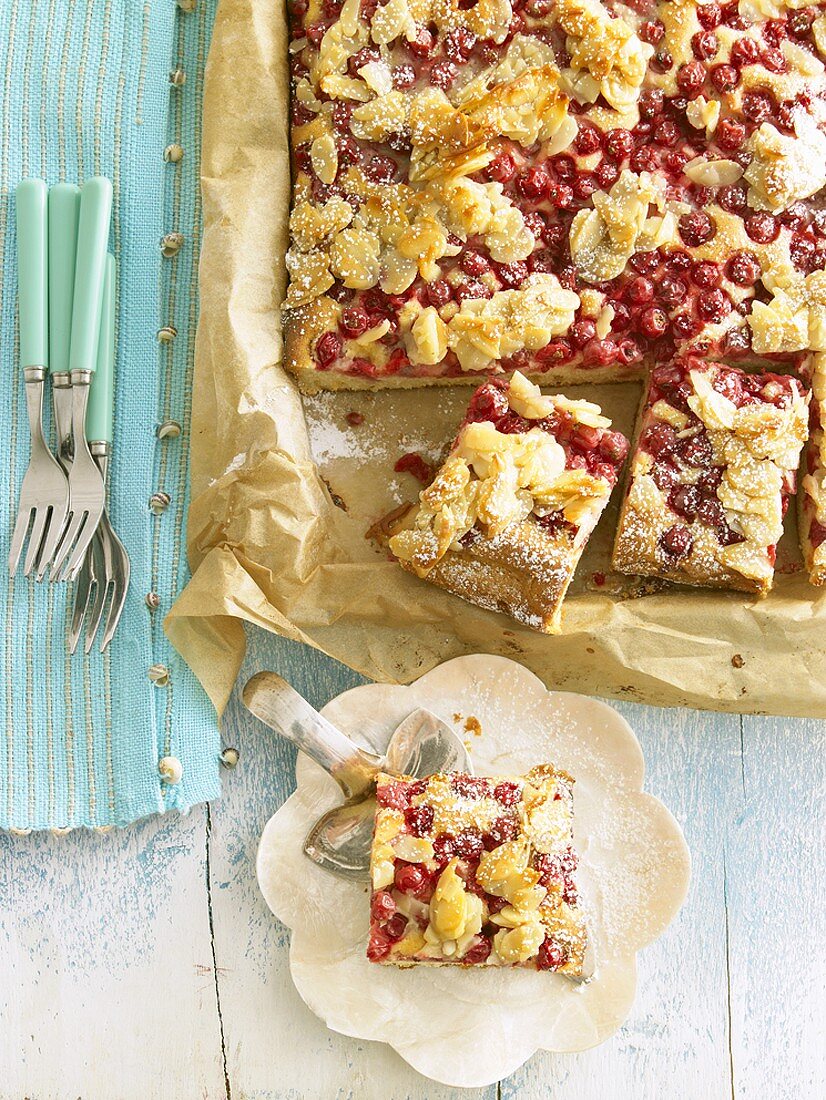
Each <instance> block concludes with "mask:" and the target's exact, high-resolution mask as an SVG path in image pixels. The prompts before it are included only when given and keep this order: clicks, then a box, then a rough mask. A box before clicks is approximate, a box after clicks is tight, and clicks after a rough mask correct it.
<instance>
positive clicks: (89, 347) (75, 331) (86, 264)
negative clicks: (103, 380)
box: [69, 176, 112, 371]
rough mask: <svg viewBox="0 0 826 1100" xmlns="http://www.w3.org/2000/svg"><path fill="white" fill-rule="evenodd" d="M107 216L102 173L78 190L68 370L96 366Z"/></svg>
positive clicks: (107, 186) (108, 198)
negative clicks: (75, 258)
mask: <svg viewBox="0 0 826 1100" xmlns="http://www.w3.org/2000/svg"><path fill="white" fill-rule="evenodd" d="M111 218H112V184H111V183H110V181H109V180H107V179H104V178H103V176H93V177H92V178H91V179H88V180H86V182H85V183H84V184H83V187H82V188H81V191H80V219H79V223H78V231H77V260H76V262H75V288H74V302H73V305H72V333H71V343H70V348H69V370H70V371H94V369H95V367H96V366H97V349H98V336H99V334H100V316H101V307H102V303H103V278H104V270H105V268H106V248H107V245H108V243H109V223H110V221H111Z"/></svg>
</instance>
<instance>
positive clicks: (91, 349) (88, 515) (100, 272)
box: [51, 176, 112, 581]
mask: <svg viewBox="0 0 826 1100" xmlns="http://www.w3.org/2000/svg"><path fill="white" fill-rule="evenodd" d="M111 215H112V184H111V183H110V181H109V180H107V179H104V178H103V177H102V176H94V177H92V179H89V180H87V181H86V182H85V183H84V184H83V187H82V188H81V192H80V220H79V224H78V235H77V260H76V263H75V286H74V299H73V302H72V331H71V343H70V348H69V372H70V379H71V383H72V442H73V450H74V453H73V457H72V465H71V468H70V470H69V516H68V519H67V524H66V527H65V529H64V531H63V535H62V537H61V540H60V543H59V545H58V547H57V550H56V552H55V555H54V559H53V560H52V563H51V579H52V581H55V580H67V579H69V580H74V578H75V577H76V575H77V573H78V571H79V570H80V567H81V565H82V564H83V557H84V555H85V553H86V550H87V549H88V547H89V544H90V543H91V541H92V537H93V535H94V533H95V531H96V530H97V527H98V524H99V523H100V517H101V515H102V514H103V504H104V498H105V493H106V489H105V486H104V482H103V475H102V474H101V471H100V467H99V466H98V464H97V462H96V461H95V459H94V457H93V456H92V453H91V451H90V450H89V444H88V442H87V437H86V406H87V404H88V400H89V385H90V383H91V381H92V375H93V374H94V371H95V366H96V358H97V344H98V336H99V333H100V318H101V311H102V303H103V281H104V269H105V266H106V245H107V241H108V237H109V222H110V219H111Z"/></svg>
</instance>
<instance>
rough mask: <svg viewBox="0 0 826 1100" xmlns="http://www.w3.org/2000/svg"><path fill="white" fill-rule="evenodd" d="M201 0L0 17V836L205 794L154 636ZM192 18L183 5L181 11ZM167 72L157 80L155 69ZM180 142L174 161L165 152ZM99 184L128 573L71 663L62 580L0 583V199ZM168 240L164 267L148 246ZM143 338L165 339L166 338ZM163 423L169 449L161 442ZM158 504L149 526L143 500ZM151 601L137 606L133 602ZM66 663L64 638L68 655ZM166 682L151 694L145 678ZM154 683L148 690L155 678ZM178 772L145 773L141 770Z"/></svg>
mask: <svg viewBox="0 0 826 1100" xmlns="http://www.w3.org/2000/svg"><path fill="white" fill-rule="evenodd" d="M215 4H216V0H197V3H196V4H194V5H193V4H192V3H191V2H189V3H187V2H186V0H183V2H182V3H180V4H177V3H176V2H175V0H146V2H143V3H138V2H136V0H85V2H84V3H78V2H77V0H16V2H15V3H5V4H0V42H2V43H3V46H4V48H3V51H2V53H1V54H0V57H2V61H0V68H2V70H3V71H2V74H0V182H1V183H2V189H1V190H0V258H1V261H2V282H1V284H0V294H2V297H1V298H0V349H1V351H2V371H0V379H2V381H1V382H0V384H1V385H2V395H0V669H2V679H1V680H0V714H2V726H1V727H0V827H3V828H13V829H44V828H63V827H71V826H78V825H87V826H107V825H124V824H126V823H128V822H130V821H133V820H135V819H136V818H139V817H142V816H144V815H146V814H150V813H155V812H162V811H165V810H172V809H175V810H186V809H188V808H189V807H190V806H191V805H192V804H193V803H196V802H200V801H202V800H205V799H210V798H213V797H215V796H217V795H218V793H219V764H220V757H219V753H220V741H219V735H218V729H217V724H216V721H215V715H214V712H213V711H212V709H211V707H210V704H209V702H208V700H207V698H206V696H205V694H204V693H203V691H202V690H201V688H200V686H199V685H198V683H197V681H196V680H195V678H194V676H193V675H192V674H191V672H190V671H189V669H188V668H187V667H186V665H185V664H184V663H183V661H182V660H181V659H180V658H179V657H178V656H177V655H176V654H175V652H174V651H173V650H172V649H171V647H170V645H169V643H168V642H167V640H166V639H165V637H164V633H163V626H162V620H163V616H164V615H165V613H166V611H167V610H168V609H169V607H170V606H171V604H172V602H173V600H174V599H175V597H176V595H177V593H178V592H179V591H180V589H181V588H182V587H183V585H184V584H185V583H186V580H187V579H188V570H187V563H186V550H185V537H184V536H185V520H186V512H187V507H188V477H187V455H188V450H189V417H190V395H191V388H192V369H193V345H194V338H195V321H196V317H197V311H198V297H197V284H196V277H197V253H198V244H199V238H200V228H201V206H200V198H199V192H198V162H199V152H200V105H201V97H202V85H203V71H204V65H205V61H206V55H207V48H208V45H209V37H210V31H211V27H212V19H213V16H214V9H215ZM189 9H194V10H189ZM175 70H179V71H180V72H181V73H183V74H185V82H184V83H180V78H178V82H177V83H174V82H172V81H171V80H170V72H172V71H175ZM170 146H173V147H174V146H180V147H181V149H182V150H183V157H182V159H176V157H177V154H178V150H176V149H174V148H173V149H172V150H170V151H168V152H167V153H166V158H165V150H168V147H170ZM97 174H100V175H105V176H108V177H109V178H110V179H111V180H112V182H113V184H114V189H115V210H114V214H113V227H112V240H111V244H112V247H113V249H114V252H115V255H116V257H117V262H118V273H119V301H118V312H117V349H118V353H117V363H116V399H115V439H114V459H113V463H112V471H111V481H110V501H111V514H112V519H113V523H114V526H115V529H116V530H117V531H118V532H119V534H120V536H121V538H122V539H123V541H124V543H125V544H126V547H127V549H128V551H129V555H130V558H131V561H132V583H131V587H130V590H129V597H128V599H127V602H126V607H125V610H124V613H123V618H122V620H121V624H120V627H119V629H118V632H117V634H116V635H115V638H114V641H113V642H112V644H111V646H110V647H109V649H108V650H107V652H106V653H105V654H103V655H101V654H100V653H98V652H97V650H93V652H92V654H91V655H90V656H88V657H86V656H84V655H83V653H82V652H78V653H77V654H76V655H75V656H74V657H70V656H69V651H68V644H67V638H68V633H67V620H68V612H69V610H70V602H71V596H72V591H71V587H70V586H67V585H65V584H63V585H57V584H55V585H49V584H47V583H44V584H41V585H37V584H35V583H34V582H33V581H30V580H28V579H26V578H24V577H23V576H22V573H20V574H18V576H16V577H15V578H13V579H11V580H8V579H5V576H4V574H5V572H6V570H5V562H6V559H7V556H8V543H9V536H10V532H11V529H12V525H13V522H14V517H15V515H16V510H17V499H18V493H19V488H20V483H21V481H22V478H23V472H24V469H25V466H26V464H27V461H28V425H27V420H26V411H25V403H24V388H23V380H22V377H21V375H20V372H19V370H18V363H17V342H18V334H17V304H16V285H17V265H16V257H15V223H14V188H15V186H16V185H17V183H18V182H19V180H20V179H22V178H23V177H25V176H39V177H43V178H45V179H46V180H48V182H49V183H55V182H57V181H58V180H67V181H71V182H82V180H83V179H84V178H86V177H88V176H91V175H97ZM168 233H181V234H182V235H183V243H182V245H181V248H180V251H179V252H178V254H177V256H175V257H174V258H165V257H164V256H163V255H162V253H161V248H160V240H161V238H162V237H163V236H164V235H165V234H168ZM161 329H171V330H176V331H177V335H173V332H167V333H166V334H165V335H166V336H167V337H168V338H169V342H166V343H164V342H161V341H159V339H158V335H157V334H158V332H159V330H161ZM166 420H174V421H177V422H178V423H180V425H181V427H182V431H181V434H180V435H179V436H178V437H177V438H166V439H163V440H161V439H159V438H158V437H157V435H156V428H157V426H158V425H159V424H160V423H161V422H163V421H166ZM158 491H163V492H165V493H167V494H168V495H169V496H170V498H171V502H170V504H169V506H168V508H167V509H166V510H165V511H164V512H162V513H161V514H160V515H157V516H156V515H154V514H153V512H152V511H150V508H149V498H150V497H151V496H152V494H153V493H156V492H158ZM151 592H154V593H157V595H158V597H159V600H160V603H159V607H158V608H157V610H155V611H150V610H149V608H148V607H147V603H146V596H147V594H148V593H151ZM79 649H81V650H82V645H81V647H79ZM157 665H162V666H165V668H166V669H168V672H169V677H168V682H166V684H165V685H163V686H161V685H156V684H155V683H153V682H152V681H151V680H150V677H149V670H150V668H152V667H153V666H157ZM163 679H164V678H163V676H161V680H163ZM164 757H174V758H176V760H177V761H179V762H180V764H181V765H182V776H181V779H180V781H179V782H177V783H170V782H167V781H165V780H164V779H162V777H161V774H160V772H159V767H158V764H159V760H160V759H161V758H164Z"/></svg>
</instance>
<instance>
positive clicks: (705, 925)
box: [0, 633, 826, 1100]
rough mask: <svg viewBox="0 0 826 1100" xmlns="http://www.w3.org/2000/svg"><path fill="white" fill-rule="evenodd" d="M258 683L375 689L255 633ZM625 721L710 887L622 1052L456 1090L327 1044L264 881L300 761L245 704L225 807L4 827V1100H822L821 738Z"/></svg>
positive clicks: (656, 948) (787, 728)
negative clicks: (272, 835)
mask: <svg viewBox="0 0 826 1100" xmlns="http://www.w3.org/2000/svg"><path fill="white" fill-rule="evenodd" d="M261 668H275V669H277V670H278V671H279V672H281V673H282V674H283V675H285V676H286V677H287V678H288V679H290V680H291V681H292V683H293V684H295V686H296V687H297V688H298V689H299V691H302V692H303V693H304V694H305V695H306V696H307V697H308V698H309V699H310V701H311V702H312V703H313V704H315V705H316V706H321V705H322V704H323V703H325V702H326V701H327V700H328V699H329V698H331V697H332V696H333V695H336V694H337V693H338V692H340V691H342V690H343V689H345V688H348V687H352V686H353V685H355V684H357V683H360V682H361V680H360V677H358V676H357V675H356V674H355V673H353V672H351V671H350V670H349V669H346V668H344V667H343V666H341V665H338V664H336V663H335V662H333V661H331V660H329V659H327V658H325V657H323V656H322V655H320V654H318V653H316V652H315V651H313V650H310V649H307V648H304V647H300V646H298V645H295V644H293V643H289V642H286V641H283V640H281V639H276V638H272V637H270V636H267V635H264V634H263V633H255V634H251V635H250V651H249V654H248V658H247V662H246V665H245V668H244V672H243V674H242V677H241V682H242V683H243V682H244V680H245V679H246V677H247V676H248V675H251V674H252V673H253V672H255V671H257V670H258V669H261ZM618 709H619V710H620V711H621V712H622V713H623V715H624V716H625V717H626V718H627V719H628V720H629V722H630V723H631V725H632V726H633V727H634V729H635V730H636V732H637V735H638V737H639V739H640V741H641V743H642V746H643V750H644V752H645V757H646V764H647V779H646V788H647V789H648V790H650V791H651V792H652V793H654V794H656V795H658V796H659V797H660V798H662V799H663V801H664V802H665V803H666V804H667V805H668V806H669V808H670V809H671V810H672V811H673V812H674V814H675V815H676V817H677V818H678V820H679V821H680V823H681V824H682V826H683V828H684V830H685V833H686V838H687V840H688V843H689V846H690V848H691V852H692V857H693V862H694V876H693V882H692V887H691V892H690V895H689V898H688V901H687V903H686V906H685V908H684V909H683V911H682V913H681V915H680V917H679V918H678V920H677V921H676V922H675V924H674V925H673V926H672V927H671V928H670V929H669V930H668V932H667V933H666V935H665V936H664V937H663V938H662V939H661V940H660V941H659V942H658V943H656V944H654V945H653V946H652V947H650V948H648V949H647V950H646V951H644V952H643V953H642V954H641V955H640V957H639V990H638V995H637V999H636V1003H635V1005H634V1009H633V1011H632V1013H631V1016H630V1017H629V1019H628V1021H627V1023H626V1024H625V1025H624V1027H623V1028H622V1029H621V1030H620V1031H619V1033H618V1034H617V1035H616V1036H615V1037H614V1038H613V1039H612V1040H610V1041H609V1042H607V1043H605V1044H604V1045H603V1046H601V1047H599V1048H597V1049H595V1050H592V1051H588V1052H586V1053H584V1054H580V1055H567V1056H561V1055H550V1054H541V1055H536V1056H535V1057H534V1058H533V1059H531V1061H530V1062H528V1063H527V1064H526V1065H525V1066H524V1067H523V1068H522V1069H521V1070H519V1071H518V1072H517V1073H514V1074H513V1075H512V1076H511V1077H509V1078H507V1079H506V1080H504V1081H502V1082H500V1083H499V1085H498V1086H492V1087H491V1088H489V1089H485V1090H468V1091H466V1092H457V1090H451V1089H448V1088H442V1087H440V1086H437V1085H434V1084H433V1083H432V1082H429V1081H426V1080H424V1079H423V1078H421V1077H420V1076H419V1075H418V1074H416V1073H415V1072H414V1071H413V1070H411V1069H410V1068H409V1067H408V1066H407V1065H406V1064H405V1063H404V1062H403V1061H402V1060H401V1059H400V1058H399V1057H397V1055H396V1054H395V1053H394V1052H393V1051H391V1050H389V1049H388V1048H386V1047H384V1046H382V1045H380V1044H366V1043H362V1042H356V1041H353V1040H351V1039H347V1038H344V1037H343V1036H339V1035H335V1034H333V1033H331V1032H329V1031H327V1029H326V1028H325V1027H324V1025H323V1024H321V1023H320V1021H318V1020H317V1019H316V1018H315V1017H314V1016H313V1015H312V1014H311V1013H310V1012H309V1010H308V1009H307V1008H305V1006H304V1005H303V1003H302V1002H301V1000H300V999H299V997H298V995H297V994H296V992H295V990H294V988H293V986H292V983H291V981H290V977H289V967H288V957H287V956H288V940H287V935H286V932H285V930H284V928H283V927H282V926H281V925H280V924H279V923H278V922H277V921H276V920H275V919H274V918H273V917H272V915H271V914H270V913H269V911H268V910H267V908H266V906H265V905H264V902H263V900H262V898H261V896H260V895H259V893H258V888H257V885H256V882H255V867H254V860H255V851H256V847H257V843H258V838H259V836H260V833H261V830H262V828H263V826H264V824H265V822H266V821H267V819H268V818H269V817H270V815H271V814H272V813H273V812H274V811H275V810H276V809H277V808H278V806H280V805H281V803H282V802H283V801H284V799H285V798H286V797H287V795H288V794H289V792H290V790H291V789H292V782H293V780H292V776H293V753H292V750H291V749H290V748H289V747H288V746H286V745H285V744H283V743H281V742H279V741H278V739H277V738H276V737H275V735H273V734H270V733H269V732H268V731H267V730H265V729H264V728H263V727H261V726H260V725H259V724H258V723H256V722H254V721H253V720H251V719H249V718H248V716H247V715H246V712H244V710H243V708H242V707H241V706H240V704H239V701H238V698H237V693H236V697H234V698H233V701H232V703H231V706H230V709H229V712H228V714H227V717H226V721H225V729H224V741H225V744H227V745H234V746H236V747H237V748H238V749H239V751H240V753H241V760H240V763H239V765H238V767H237V768H236V769H235V770H234V771H232V772H226V774H225V776H224V797H223V799H222V801H221V802H220V803H217V804H214V805H212V806H209V807H201V808H199V809H197V810H195V811H193V812H192V813H191V814H190V815H189V816H188V817H185V818H177V817H170V818H169V819H166V820H163V819H155V818H153V819H149V820H147V821H144V822H141V823H139V824H138V825H137V826H135V827H133V828H131V829H128V830H126V831H123V832H110V833H106V834H90V833H85V832H79V833H76V834H71V835H69V836H64V837H55V836H51V835H38V836H34V835H33V836H28V837H19V836H11V835H8V834H2V833H0V945H2V947H0V1100H23V1098H24V1097H26V1098H31V1100H76V1098H82V1100H190V1098H191V1100H294V1098H307V1100H339V1098H340V1100H344V1098H353V1100H447V1097H449V1096H457V1095H459V1096H463V1097H464V1096H467V1097H469V1098H472V1100H493V1098H495V1097H502V1098H503V1100H504V1098H507V1100H516V1098H518V1100H539V1098H540V1097H542V1098H546V1097H547V1098H556V1097H561V1098H570V1100H606V1098H607V1100H717V1098H720V1100H727V1098H731V1097H734V1098H736V1100H764V1098H767V1097H772V1100H784V1098H786V1097H789V1098H790V1100H791V1098H792V1097H794V1098H795V1100H815V1098H818V1100H819V1098H821V1097H822V1096H823V1095H825V1094H826V1054H825V1053H824V1041H823V1038H824V1028H823V1020H824V999H823V996H824V995H823V990H824V988H826V953H825V952H824V949H823V945H824V943H826V881H825V880H826V874H824V855H823V852H824V801H826V752H825V751H824V750H825V749H826V744H825V743H824V742H825V740H826V739H825V738H824V723H823V722H821V721H815V720H809V721H804V720H800V719H788V720H787V719H778V718H771V719H769V718H749V717H745V718H742V719H741V718H739V717H736V716H724V715H711V714H701V713H699V712H695V711H672V710H657V709H654V708H650V707H641V706H635V705H618Z"/></svg>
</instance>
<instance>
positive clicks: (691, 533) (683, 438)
mask: <svg viewBox="0 0 826 1100" xmlns="http://www.w3.org/2000/svg"><path fill="white" fill-rule="evenodd" d="M808 402H809V395H808V392H806V391H804V389H803V386H802V384H801V383H800V382H799V381H798V380H797V379H795V378H791V377H789V376H784V375H777V374H746V373H744V372H743V371H740V370H738V369H737V368H735V367H730V366H726V365H723V364H721V363H715V362H712V361H709V360H706V359H701V358H695V357H691V356H688V357H686V358H685V359H682V360H678V361H674V362H672V363H671V364H669V365H667V366H660V367H657V368H656V369H655V370H654V371H653V373H652V375H651V379H650V383H649V387H648V393H647V396H646V400H645V405H644V409H643V413H642V421H641V433H640V437H639V441H638V443H637V448H636V452H635V454H634V457H633V460H632V463H631V470H630V475H629V484H628V491H627V493H626V497H625V501H624V503H623V508H622V513H621V515H620V521H619V529H618V532H617V539H616V545H615V548H614V568H615V569H618V570H620V571H621V572H624V573H641V574H643V575H646V576H660V577H665V578H667V579H669V580H674V581H682V582H683V583H686V584H694V585H704V586H709V587H715V588H734V589H742V590H743V591H746V592H755V593H757V594H759V595H763V594H765V593H766V592H768V590H769V588H770V587H771V584H772V580H773V577H774V563H775V553H776V547H777V542H778V540H779V539H780V536H781V535H782V533H783V517H784V515H785V512H786V507H787V505H788V500H789V495H790V494H791V493H793V492H794V489H795V471H796V470H797V466H798V462H799V458H800V450H801V448H802V446H803V443H804V441H805V439H806V436H807V432H808Z"/></svg>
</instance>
